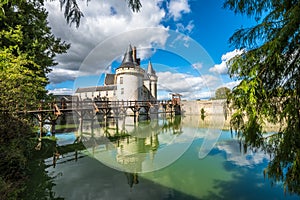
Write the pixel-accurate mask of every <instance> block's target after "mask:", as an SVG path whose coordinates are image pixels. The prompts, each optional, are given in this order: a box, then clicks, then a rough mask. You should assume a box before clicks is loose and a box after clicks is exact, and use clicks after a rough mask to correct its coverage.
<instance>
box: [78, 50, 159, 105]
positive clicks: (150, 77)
mask: <svg viewBox="0 0 300 200" xmlns="http://www.w3.org/2000/svg"><path fill="white" fill-rule="evenodd" d="M136 55H137V52H136V47H134V48H132V47H131V45H129V47H128V50H127V52H126V53H125V54H124V58H123V61H122V63H121V65H120V66H119V67H118V68H117V69H116V74H106V76H105V80H104V85H103V86H95V87H86V88H77V90H76V91H75V95H76V96H78V97H79V98H81V99H99V100H101V99H102V100H104V99H105V100H110V101H122V100H124V101H127V100H128V101H149V100H157V76H156V73H155V71H154V69H153V66H152V63H151V62H150V61H149V63H148V67H147V71H146V70H144V69H143V68H141V67H140V59H139V58H137V57H136Z"/></svg>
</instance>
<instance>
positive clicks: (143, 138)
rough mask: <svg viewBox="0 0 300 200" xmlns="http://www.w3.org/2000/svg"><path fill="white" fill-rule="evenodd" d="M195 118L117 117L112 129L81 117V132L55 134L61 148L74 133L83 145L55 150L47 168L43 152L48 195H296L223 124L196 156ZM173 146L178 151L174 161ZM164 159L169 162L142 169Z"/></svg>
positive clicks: (202, 132)
mask: <svg viewBox="0 0 300 200" xmlns="http://www.w3.org/2000/svg"><path fill="white" fill-rule="evenodd" d="M199 119H201V118H200V116H198V118H196V116H187V117H183V118H174V117H172V118H157V120H151V121H143V122H140V123H138V124H134V123H132V124H130V123H129V122H130V121H125V123H124V121H122V119H119V120H118V123H119V129H118V130H117V129H116V122H114V121H110V122H109V120H108V122H109V123H110V126H106V127H105V126H102V127H93V128H92V127H90V126H87V125H88V124H86V126H85V128H86V129H84V130H85V131H83V132H82V133H78V132H76V133H72V134H71V135H73V136H72V137H71V136H69V137H67V138H69V139H68V140H66V138H65V137H64V135H61V136H62V137H61V138H60V136H58V135H57V137H58V143H59V144H63V145H64V146H68V145H69V146H68V148H69V147H70V146H71V145H74V144H67V142H66V141H70V142H71V141H72V139H70V138H73V139H74V138H75V139H76V138H77V140H76V141H77V142H80V141H82V142H84V143H85V147H87V149H88V150H84V149H79V148H77V150H76V151H67V150H63V149H59V151H60V157H59V159H58V160H57V163H56V166H55V168H54V166H53V165H52V157H49V159H46V161H45V162H46V165H48V168H47V171H48V174H49V175H51V176H52V177H54V180H53V181H54V183H55V186H54V187H53V192H52V193H51V195H53V197H54V198H57V197H63V198H65V199H72V200H73V199H75V200H76V199H254V198H256V199H298V198H299V197H297V196H291V195H284V193H283V189H282V186H281V185H280V184H279V185H276V186H274V187H271V185H270V183H269V181H268V180H266V179H264V177H263V173H262V171H263V169H264V167H266V166H267V162H268V157H267V156H266V155H264V154H263V153H262V152H251V151H248V153H247V154H244V153H243V151H240V146H239V141H238V140H235V139H234V138H232V136H231V134H230V132H229V131H222V134H221V136H220V138H219V140H218V143H217V144H216V145H215V147H214V148H213V149H212V151H210V152H209V154H208V155H207V156H206V157H205V158H204V159H199V157H198V153H199V149H200V147H201V146H202V145H203V142H204V140H205V138H206V136H207V134H210V131H209V130H207V129H204V128H199V127H201V123H202V120H199ZM91 129H93V131H92V130H91ZM87 130H89V131H87ZM91 133H93V134H91ZM60 140H61V141H60ZM63 141H64V142H63ZM183 150H184V151H183ZM63 151H65V152H63ZM176 152H177V155H180V156H178V157H176V159H175V160H174V157H172V156H174V154H176ZM178 152H180V153H178ZM75 157H76V159H75ZM99 160H100V161H101V162H99ZM164 162H165V163H169V164H168V165H166V166H165V167H162V168H160V169H159V170H152V171H151V170H148V171H147V169H155V167H157V166H158V165H159V164H160V163H164ZM103 163H104V164H103ZM111 166H113V168H111ZM160 166H162V165H160ZM116 168H117V169H118V170H115V169H116ZM119 169H122V170H121V171H120V170H119ZM124 169H126V170H124ZM156 169H157V168H156ZM145 171H146V172H147V173H145Z"/></svg>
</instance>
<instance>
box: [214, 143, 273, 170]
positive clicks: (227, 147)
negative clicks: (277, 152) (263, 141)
mask: <svg viewBox="0 0 300 200" xmlns="http://www.w3.org/2000/svg"><path fill="white" fill-rule="evenodd" d="M217 148H218V149H219V150H221V151H225V152H226V159H227V160H228V161H230V162H232V163H234V164H236V165H238V166H249V167H254V166H255V165H258V164H261V163H263V162H265V161H268V160H269V156H268V155H267V154H265V153H264V152H263V151H260V150H258V151H257V152H252V151H251V150H250V149H248V151H247V153H246V154H243V153H242V152H243V151H244V150H243V149H241V147H240V144H239V141H237V140H234V141H227V142H225V143H218V144H217Z"/></svg>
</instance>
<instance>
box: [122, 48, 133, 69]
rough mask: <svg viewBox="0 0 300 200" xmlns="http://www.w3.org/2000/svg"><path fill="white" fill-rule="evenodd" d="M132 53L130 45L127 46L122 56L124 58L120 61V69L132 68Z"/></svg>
mask: <svg viewBox="0 0 300 200" xmlns="http://www.w3.org/2000/svg"><path fill="white" fill-rule="evenodd" d="M132 55H133V51H132V47H131V45H129V47H128V49H127V51H126V53H125V54H124V58H123V60H122V64H121V65H120V67H134V63H133V56H132Z"/></svg>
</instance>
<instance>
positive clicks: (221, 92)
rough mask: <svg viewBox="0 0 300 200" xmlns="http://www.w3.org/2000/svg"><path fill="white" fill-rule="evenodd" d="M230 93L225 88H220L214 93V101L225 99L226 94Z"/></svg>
mask: <svg viewBox="0 0 300 200" xmlns="http://www.w3.org/2000/svg"><path fill="white" fill-rule="evenodd" d="M229 93H230V89H229V88H227V87H220V88H218V89H217V90H216V92H215V98H216V99H227V96H228V94H229Z"/></svg>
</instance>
